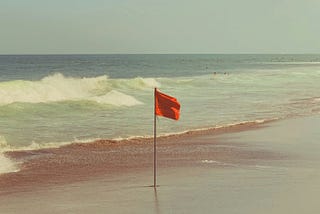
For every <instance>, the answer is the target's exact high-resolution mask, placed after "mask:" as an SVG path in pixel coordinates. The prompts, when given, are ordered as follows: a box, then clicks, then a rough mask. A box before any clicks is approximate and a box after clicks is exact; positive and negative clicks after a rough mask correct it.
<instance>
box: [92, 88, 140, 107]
mask: <svg viewBox="0 0 320 214" xmlns="http://www.w3.org/2000/svg"><path fill="white" fill-rule="evenodd" d="M89 100H93V101H96V102H97V103H103V104H110V105H115V106H134V105H139V104H142V102H140V101H139V100H137V99H135V98H134V97H132V96H129V95H126V94H123V93H121V92H118V91H115V90H112V91H110V92H108V93H107V94H105V95H103V96H97V97H92V98H89Z"/></svg>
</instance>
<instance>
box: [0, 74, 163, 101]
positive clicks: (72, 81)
mask: <svg viewBox="0 0 320 214" xmlns="http://www.w3.org/2000/svg"><path fill="white" fill-rule="evenodd" d="M159 86H160V83H158V82H157V81H156V80H155V79H153V78H134V79H109V78H108V77H107V76H98V77H92V78H73V77H65V76H64V75H62V74H61V73H56V74H54V75H50V76H47V77H44V78H43V79H41V80H39V81H27V80H14V81H7V82H1V83H0V105H7V104H12V103H50V102H62V101H81V100H87V101H95V102H97V103H100V104H109V105H115V106H133V105H138V104H141V103H142V102H140V101H139V100H137V99H136V98H135V97H133V96H131V95H128V94H126V92H127V91H131V90H132V89H134V90H144V89H150V88H153V87H159Z"/></svg>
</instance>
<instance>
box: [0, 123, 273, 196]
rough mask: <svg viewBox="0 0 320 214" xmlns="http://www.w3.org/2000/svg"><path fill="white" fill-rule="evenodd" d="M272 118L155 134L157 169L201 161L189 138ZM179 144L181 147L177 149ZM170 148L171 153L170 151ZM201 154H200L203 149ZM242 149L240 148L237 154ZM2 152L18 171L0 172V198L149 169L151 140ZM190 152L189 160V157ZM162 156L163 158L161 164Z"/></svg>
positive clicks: (254, 126) (247, 127)
mask: <svg viewBox="0 0 320 214" xmlns="http://www.w3.org/2000/svg"><path fill="white" fill-rule="evenodd" d="M272 121H274V120H269V121H263V122H261V121H259V122H255V121H250V122H242V123H238V124H233V125H229V126H225V127H216V128H208V129H201V130H194V131H186V132H183V133H180V134H171V135H167V136H160V137H158V138H157V142H158V144H157V147H158V158H160V160H159V163H158V164H159V165H160V166H161V167H176V166H179V165H182V166H183V165H186V166H189V165H190V162H192V161H193V160H194V159H195V158H194V157H197V158H198V159H200V157H199V154H198V153H197V152H199V151H197V150H198V149H199V148H198V146H199V145H201V144H199V142H193V140H194V139H197V138H199V137H200V138H201V137H202V136H218V135H221V134H228V133H235V132H241V131H247V130H252V129H258V128H263V126H265V125H266V124H269V123H272ZM218 142H219V141H218V140H213V141H210V142H206V143H205V144H204V145H209V144H217V143H218ZM202 144H203V143H202ZM179 147H181V148H183V149H182V150H181V151H178V150H179ZM173 148H174V149H175V152H174V153H172V149H173ZM170 149H171V150H170ZM200 152H201V153H200V156H201V155H203V154H204V153H206V152H203V151H200ZM219 152H221V154H219ZM226 152H228V153H233V152H234V153H237V152H238V151H232V148H231V149H230V148H228V149H227V151H225V149H224V148H221V149H218V151H214V152H213V153H214V154H215V155H216V156H221V157H220V158H221V159H226V157H224V156H226V154H225V153H226ZM209 153H210V152H209ZM211 153H212V152H211ZM245 153H246V152H243V154H242V155H245ZM5 155H6V156H7V157H9V158H10V159H12V160H14V161H15V162H17V163H20V164H19V168H20V170H19V171H18V172H12V173H6V174H2V175H0V189H1V190H0V197H1V195H6V194H10V193H12V192H19V191H32V190H33V189H37V188H41V187H43V186H45V187H47V186H55V185H60V184H68V183H69V184H71V183H73V182H78V181H84V180H90V179H92V178H95V177H99V176H107V177H113V176H119V175H121V174H126V173H131V172H133V171H134V172H136V171H139V170H140V171H146V170H152V167H153V138H132V139H124V140H120V141H116V140H97V141H94V142H89V143H73V144H69V145H64V146H61V147H59V148H44V149H38V150H21V151H9V152H6V153H5ZM190 156H193V158H191V159H190ZM176 157H177V158H176ZM161 159H164V160H165V161H163V162H161ZM166 159H170V161H169V160H166ZM191 165H192V164H191Z"/></svg>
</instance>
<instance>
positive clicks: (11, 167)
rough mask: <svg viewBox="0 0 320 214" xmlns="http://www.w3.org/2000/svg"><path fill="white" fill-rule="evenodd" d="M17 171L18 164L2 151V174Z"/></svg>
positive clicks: (0, 159) (0, 169)
mask: <svg viewBox="0 0 320 214" xmlns="http://www.w3.org/2000/svg"><path fill="white" fill-rule="evenodd" d="M17 171H19V168H18V166H17V164H16V163H15V162H13V161H12V160H10V159H9V158H7V157H5V156H4V155H3V154H2V153H0V174H4V173H9V172H17Z"/></svg>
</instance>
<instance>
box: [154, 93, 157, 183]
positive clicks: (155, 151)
mask: <svg viewBox="0 0 320 214" xmlns="http://www.w3.org/2000/svg"><path fill="white" fill-rule="evenodd" d="M156 92H157V88H154V113H153V114H154V118H153V187H154V188H156V187H157V146H156V143H157V118H156Z"/></svg>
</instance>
